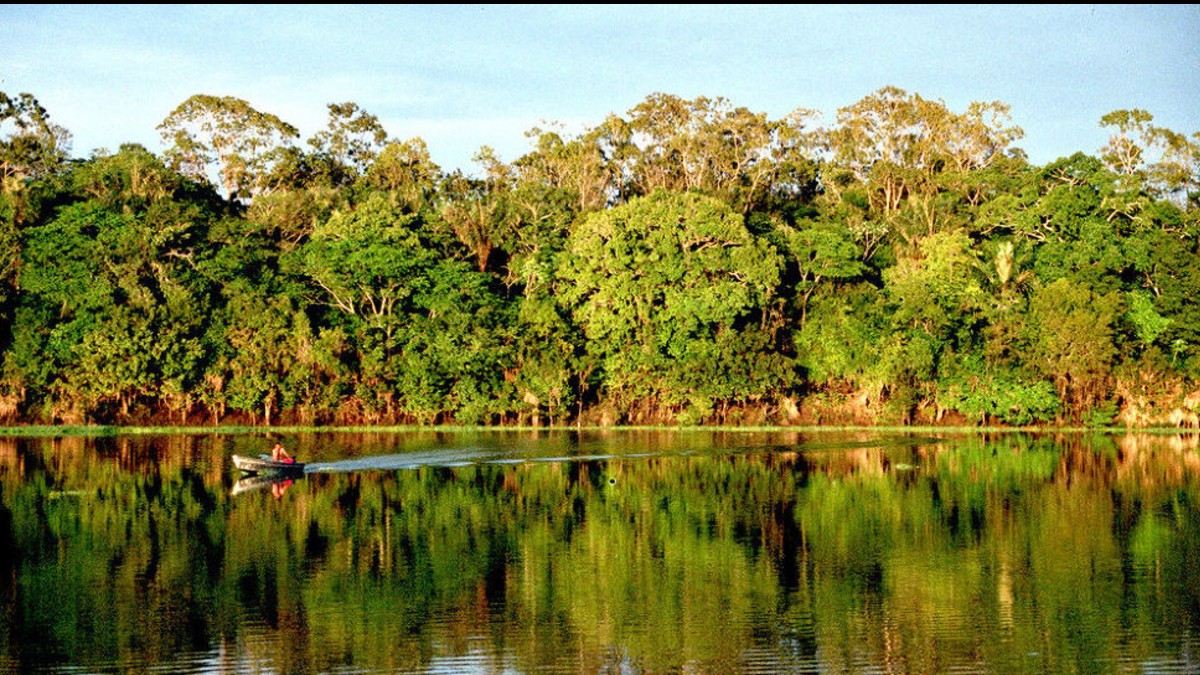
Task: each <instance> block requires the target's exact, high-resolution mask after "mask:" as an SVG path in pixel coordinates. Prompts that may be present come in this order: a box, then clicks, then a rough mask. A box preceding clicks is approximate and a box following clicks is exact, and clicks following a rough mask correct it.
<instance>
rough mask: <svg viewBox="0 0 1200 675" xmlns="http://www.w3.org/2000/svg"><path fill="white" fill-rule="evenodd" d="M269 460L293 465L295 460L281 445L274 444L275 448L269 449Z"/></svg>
mask: <svg viewBox="0 0 1200 675" xmlns="http://www.w3.org/2000/svg"><path fill="white" fill-rule="evenodd" d="M271 459H273V460H275V461H276V462H286V463H288V464H295V463H296V459H295V458H294V457H292V456H291V455H289V454H288V452H287V450H284V449H283V443H276V444H275V447H273V448H271Z"/></svg>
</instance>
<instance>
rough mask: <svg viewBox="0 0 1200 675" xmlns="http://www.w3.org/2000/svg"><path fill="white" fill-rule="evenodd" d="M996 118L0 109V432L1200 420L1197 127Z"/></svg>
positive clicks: (935, 110)
mask: <svg viewBox="0 0 1200 675" xmlns="http://www.w3.org/2000/svg"><path fill="white" fill-rule="evenodd" d="M1009 110H1010V108H1009V106H1008V105H1007V104H1005V103H1003V102H999V101H993V102H974V103H971V104H970V105H968V106H967V107H966V108H965V109H964V110H961V111H956V110H952V109H950V108H948V107H947V106H946V105H945V103H943V102H941V101H938V100H934V99H928V98H924V97H922V96H920V95H918V94H915V93H910V92H906V91H903V90H900V89H897V88H895V87H884V88H882V89H880V90H878V91H876V92H873V93H871V94H869V95H867V96H865V97H864V98H862V99H860V100H859V101H857V102H854V103H852V104H850V105H848V106H846V107H844V108H842V109H840V110H838V111H837V115H836V119H835V120H834V121H833V123H832V124H829V125H823V124H822V123H821V120H820V119H819V118H818V116H817V115H816V114H815V113H814V112H813V111H810V110H807V109H804V108H797V109H796V111H794V112H793V113H791V114H789V115H786V116H784V117H782V118H779V119H772V118H769V117H768V116H766V115H765V114H762V113H756V112H754V111H751V110H748V109H746V108H744V107H739V106H736V105H735V104H734V103H732V102H730V101H728V100H726V99H724V98H720V97H717V98H709V97H703V96H702V97H698V98H695V99H690V100H689V99H683V98H680V97H677V96H673V95H670V94H665V93H655V94H651V95H649V96H647V98H646V99H645V100H644V101H642V102H641V103H639V104H637V105H636V106H634V107H633V108H631V109H630V110H628V111H626V112H625V113H622V114H612V115H609V116H608V117H607V118H606V119H604V120H601V121H598V122H597V123H596V124H595V125H594V126H591V127H588V128H585V129H583V130H582V131H580V132H578V133H568V132H566V131H565V130H563V129H562V128H560V125H557V124H546V125H545V126H544V127H542V128H534V129H530V130H529V131H528V132H527V137H528V138H529V141H530V143H529V146H530V150H529V152H528V153H527V154H525V155H523V156H521V157H518V158H515V159H512V160H511V161H505V160H504V159H502V158H500V157H497V156H496V155H495V153H494V152H493V151H492V150H491V149H490V148H488V147H483V148H480V150H479V153H478V155H477V157H476V162H477V167H478V171H477V175H467V174H464V173H463V172H462V171H457V170H456V171H452V172H447V171H444V170H442V168H441V167H439V166H437V165H436V164H434V163H433V162H432V160H431V159H430V153H429V151H428V149H427V148H426V146H425V143H424V141H423V140H422V139H420V138H411V139H408V140H403V139H402V138H401V137H396V136H392V135H391V134H390V133H389V132H388V131H387V130H386V129H384V127H383V126H382V124H381V123H380V121H379V120H378V118H376V117H375V116H374V115H372V114H370V113H368V112H367V111H365V110H363V109H361V108H360V107H359V106H358V105H357V104H355V103H352V102H344V103H334V104H330V105H329V106H328V113H329V117H328V125H327V127H326V128H324V129H322V130H321V131H319V132H318V133H316V134H314V135H313V136H312V137H310V138H307V139H301V138H300V134H299V132H298V131H297V130H296V128H295V127H293V126H292V125H290V124H289V123H287V122H286V121H285V120H282V119H280V118H278V117H276V116H275V115H273V114H271V113H269V112H266V111H261V110H258V109H256V108H254V107H253V106H252V105H251V104H250V103H249V102H248V101H245V100H242V99H238V98H234V97H229V96H224V97H222V96H213V95H208V94H198V95H195V96H192V97H190V98H188V99H187V100H186V101H184V102H182V103H181V104H180V105H179V107H178V108H176V109H175V110H173V111H172V112H171V113H170V114H168V115H167V117H166V118H165V119H164V120H163V121H162V123H161V125H159V127H158V130H159V131H160V132H161V134H162V138H163V146H164V148H166V149H165V151H164V152H162V153H161V154H156V153H155V152H152V151H150V150H148V149H146V148H144V147H142V146H140V145H135V144H127V145H123V146H121V147H120V148H118V149H117V150H116V151H111V150H109V149H94V150H92V151H91V153H90V154H89V155H88V156H87V157H86V158H76V157H72V155H71V151H72V150H71V143H70V140H71V135H70V132H69V130H67V129H64V128H62V127H60V126H58V125H57V124H55V123H54V121H53V119H52V117H51V113H50V111H47V110H46V109H45V108H43V107H42V105H41V104H40V103H39V102H38V100H37V98H36V97H35V96H34V95H33V94H29V93H22V94H17V95H9V94H6V93H4V92H0V424H3V425H12V426H10V427H9V429H31V430H32V429H53V430H59V429H85V430H115V429H142V428H164V429H175V430H180V429H197V430H202V431H199V432H198V433H210V432H211V430H214V429H215V430H220V429H246V430H247V431H248V432H254V433H258V432H262V431H266V430H272V429H281V428H282V429H314V430H316V429H320V430H326V429H370V430H384V429H420V430H428V429H455V430H462V429H471V428H488V429H492V428H499V429H514V430H519V429H529V430H534V429H536V430H554V429H562V430H578V429H610V428H614V429H615V428H655V429H657V428H672V429H691V428H703V429H724V428H729V429H743V428H746V429H756V428H778V429H787V430H803V429H831V428H842V427H851V428H856V429H857V428H861V429H869V430H884V429H891V428H895V429H905V430H907V431H912V430H918V429H934V430H939V431H944V430H947V429H954V428H965V429H971V430H973V431H979V430H990V429H1049V430H1058V429H1088V430H1108V429H1118V430H1131V429H1138V430H1143V429H1145V430H1156V429H1171V430H1183V431H1189V432H1197V431H1200V302H1198V301H1197V298H1200V132H1197V131H1190V132H1188V131H1185V132H1179V131H1175V130H1171V129H1167V128H1164V127H1161V126H1158V125H1156V124H1155V122H1154V117H1153V116H1152V115H1151V114H1150V113H1149V112H1147V111H1144V110H1139V109H1127V110H1115V111H1113V112H1111V113H1109V114H1107V115H1104V116H1103V117H1102V118H1101V119H1099V120H1098V123H1099V125H1100V126H1101V127H1103V128H1105V129H1108V130H1109V131H1110V132H1111V136H1110V139H1109V142H1108V143H1107V144H1106V145H1105V146H1104V147H1102V148H1097V149H1081V150H1080V152H1077V153H1075V154H1073V155H1071V156H1069V157H1063V158H1060V159H1058V160H1055V161H1053V162H1051V163H1049V164H1046V165H1044V166H1038V165H1034V164H1031V163H1030V162H1029V161H1028V159H1027V157H1026V154H1025V153H1024V152H1023V151H1022V150H1021V148H1020V146H1019V145H1018V143H1019V141H1020V139H1021V138H1022V136H1023V131H1022V130H1021V128H1020V127H1019V126H1017V125H1016V124H1014V123H1013V121H1012V120H1011V119H1010V116H1009ZM1089 153H1093V154H1089ZM0 433H8V432H7V431H4V432H0ZM49 433H56V432H49ZM85 433H94V432H93V431H86V432H85ZM97 433H109V432H108V431H101V432H97ZM112 433H124V432H112Z"/></svg>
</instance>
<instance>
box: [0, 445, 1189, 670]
mask: <svg viewBox="0 0 1200 675" xmlns="http://www.w3.org/2000/svg"><path fill="white" fill-rule="evenodd" d="M802 438H803V437H797V438H795V439H794V440H801V439H802ZM434 440H435V441H436V439H434ZM611 440H613V439H610V441H611ZM864 440H869V439H864ZM428 441H429V439H423V440H422V443H426V442H428ZM239 442H243V441H239ZM639 442H641V443H648V442H649V441H648V440H647V438H646V437H642V438H641V439H639ZM661 442H666V441H661ZM709 442H711V439H710V441H709ZM725 442H726V443H727V444H728V445H729V446H730V447H733V446H737V447H739V448H740V449H739V451H738V452H733V453H725V454H722V453H717V454H711V455H707V454H703V453H701V452H700V451H701V450H702V449H703V448H702V447H700V446H699V445H695V444H690V445H688V449H694V450H696V451H697V454H694V455H686V456H680V455H671V456H657V457H649V458H646V457H636V458H613V459H603V460H583V461H559V462H542V463H528V464H520V465H486V464H478V465H473V466H465V467H458V468H447V467H433V466H427V467H422V468H418V469H414V470H406V471H394V472H377V473H359V474H341V475H310V476H308V477H306V478H305V479H304V480H301V481H299V482H297V483H296V484H295V485H294V486H292V487H291V488H290V489H289V491H288V493H287V494H286V495H285V496H284V498H283V499H281V500H278V501H276V500H274V499H272V498H271V496H270V494H269V493H267V492H259V493H250V494H246V495H241V496H239V497H238V498H237V499H231V498H230V497H229V492H228V488H229V484H230V475H229V471H228V466H227V464H226V462H227V456H228V452H229V447H230V446H229V443H230V441H229V440H228V439H222V438H218V437H190V438H182V437H134V438H75V439H71V440H51V439H43V440H31V439H19V440H17V441H11V440H9V441H4V440H0V457H3V458H4V461H3V462H0V491H2V492H0V499H2V504H0V506H2V507H3V509H4V511H3V513H4V514H6V515H5V516H4V518H2V519H0V530H2V532H0V535H3V541H4V542H11V547H5V550H10V551H11V553H10V554H8V557H7V558H6V560H7V563H6V565H5V566H4V568H3V569H4V570H5V572H6V574H5V575H4V576H5V578H6V579H9V580H11V581H10V582H9V583H8V584H7V588H8V592H7V593H6V594H5V595H4V596H3V597H4V598H5V600H4V601H5V602H6V603H7V609H6V612H7V615H8V616H12V617H14V620H13V621H12V622H10V623H9V624H7V625H8V629H7V633H5V634H3V635H0V646H2V647H3V653H4V654H7V655H8V656H9V658H12V659H15V660H16V661H18V662H22V661H23V660H36V659H37V658H61V659H65V660H73V661H85V662H86V661H88V660H91V661H92V662H94V663H102V662H105V661H106V660H107V661H114V662H115V661H122V660H129V661H137V662H144V663H156V662H158V663H161V662H167V661H169V660H170V658H172V657H171V655H172V654H173V653H180V652H186V651H188V650H189V649H191V650H196V649H199V650H203V649H206V648H207V647H208V646H209V645H214V644H217V643H223V644H225V645H226V647H225V649H227V650H228V649H237V650H241V651H242V652H244V653H245V654H250V653H251V652H253V653H254V655H257V656H262V657H263V658H266V659H268V660H270V661H271V662H274V663H276V664H284V659H289V661H287V664H286V665H287V669H290V670H294V671H296V672H309V671H323V670H329V669H330V668H333V667H335V666H336V665H338V664H346V663H360V664H376V665H378V666H379V667H381V668H384V669H388V670H392V671H396V670H405V669H424V668H428V667H429V666H430V664H431V663H434V662H435V660H436V659H438V658H443V657H450V656H455V655H458V656H463V655H466V654H469V653H471V652H472V650H477V649H479V645H480V644H486V645H489V649H492V650H494V651H493V652H491V656H490V657H489V658H491V659H493V660H492V663H493V665H495V669H496V670H501V669H503V665H504V663H512V662H515V663H516V664H517V665H516V667H517V668H518V669H530V670H532V669H533V668H534V667H535V666H537V665H539V664H540V665H545V664H559V665H560V666H563V667H571V668H574V669H580V668H582V669H584V670H588V669H589V668H592V667H595V668H600V667H603V664H605V663H608V662H611V661H613V659H614V658H617V656H619V657H620V658H619V660H621V661H622V662H625V663H629V664H633V665H634V667H635V668H642V669H647V670H679V669H681V668H684V667H685V664H692V665H691V666H687V667H696V668H700V669H722V668H724V669H729V670H736V669H737V668H738V664H739V663H740V659H743V658H745V655H746V654H748V653H754V652H755V650H764V649H765V650H767V651H768V652H769V653H770V654H772V655H774V658H777V659H783V658H784V657H785V655H786V658H788V659H792V661H791V663H792V664H793V665H796V664H803V663H812V662H815V660H818V659H820V660H822V661H823V662H824V664H825V665H826V666H827V670H830V671H834V672H838V671H841V670H853V669H855V668H857V667H859V666H861V665H862V664H864V663H872V664H891V666H892V667H894V668H897V669H900V670H906V671H910V672H912V671H921V670H929V669H937V668H939V667H945V665H946V664H948V663H978V662H980V661H981V660H982V662H984V663H989V664H992V665H993V666H995V667H996V668H999V669H1001V670H1009V671H1012V672H1023V671H1024V672H1032V671H1031V670H1030V668H1031V666H1030V664H1025V663H1018V662H1014V661H1012V658H1013V657H1012V656H1011V654H1015V653H1019V652H1020V653H1029V652H1031V651H1037V652H1039V653H1040V654H1043V655H1044V656H1043V657H1042V661H1041V662H1039V664H1038V665H1039V666H1049V667H1051V669H1056V668H1060V667H1061V668H1068V669H1069V668H1070V667H1077V666H1080V664H1084V665H1086V664H1088V663H1094V661H1091V660H1090V659H1096V658H1108V657H1113V658H1116V655H1117V653H1118V652H1121V651H1122V650H1137V649H1142V650H1149V649H1151V647H1149V646H1147V645H1152V644H1153V643H1154V641H1155V640H1159V641H1160V642H1161V639H1162V635H1161V634H1159V633H1155V632H1154V631H1157V630H1163V629H1164V628H1160V627H1181V626H1185V625H1186V623H1187V622H1188V621H1192V622H1194V621H1195V620H1196V617H1195V616H1194V615H1193V614H1190V613H1189V611H1190V610H1188V609H1187V607H1194V606H1197V604H1198V603H1200V598H1198V597H1197V590H1196V589H1195V588H1194V586H1188V585H1187V583H1186V577H1185V576H1184V575H1186V574H1187V573H1188V572H1187V563H1188V561H1189V560H1194V551H1195V547H1196V542H1197V541H1198V540H1200V532H1198V525H1200V517H1198V515H1197V505H1200V498H1198V497H1197V484H1198V483H1200V478H1198V474H1197V472H1196V471H1195V469H1194V468H1193V467H1194V463H1195V461H1196V460H1195V455H1196V449H1195V447H1194V446H1192V447H1191V448H1188V449H1187V450H1186V451H1185V452H1182V453H1180V452H1178V451H1177V450H1175V449H1174V448H1172V446H1171V442H1172V441H1171V438H1169V437H1165V438H1164V437H1145V438H1143V437H1136V438H1134V437H1120V438H1117V439H1114V440H1109V441H1102V442H1100V443H1099V444H1097V442H1096V441H1095V439H1094V438H1092V437H1090V436H1083V435H1069V434H1065V435H1062V436H1059V437H1041V436H1031V435H1023V434H1008V435H998V436H995V437H990V438H988V437H982V436H964V437H962V438H953V439H947V440H944V441H943V442H941V443H938V444H931V445H913V446H904V445H877V446H874V447H871V446H862V447H851V448H849V449H845V450H836V449H831V448H821V449H816V450H809V449H806V448H805V446H804V445H803V444H801V445H799V446H793V447H787V448H781V447H780V446H779V445H769V446H766V449H764V450H763V451H761V452H759V451H755V450H754V449H753V448H751V449H749V450H747V449H746V448H745V446H747V445H749V443H747V442H746V439H745V438H744V437H743V438H741V439H735V440H728V439H727V440H726V441H725ZM422 447H429V446H427V445H426V446H422ZM308 454H311V453H306V455H308ZM1181 496H1182V498H1181ZM1189 556H1191V557H1189ZM1143 569H1146V570H1153V572H1154V574H1149V575H1143V574H1141V573H1140V572H1139V570H1143ZM1130 570H1132V572H1130ZM0 583H3V582H0ZM50 589H53V590H54V592H48V591H49V590H50ZM1189 603H1191V604H1189ZM1114 616H1115V617H1121V621H1122V622H1124V623H1125V624H1128V625H1133V626H1135V628H1134V629H1129V628H1119V626H1117V625H1116V624H1115V623H1114V622H1113V621H1112V619H1111V617H1114ZM80 617H83V618H82V619H81V618H80ZM1081 625H1083V626H1089V627H1091V628H1089V629H1088V630H1083V631H1081V630H1080V628H1079V626H1081ZM255 626H265V627H266V628H265V629H263V628H261V627H258V628H256V627H255ZM101 627H103V628H104V630H101ZM113 627H116V628H113ZM1138 627H1140V628H1138ZM264 630H265V633H263V635H258V634H257V633H256V631H260V632H262V631H264ZM1130 630H1134V631H1135V633H1136V631H1137V630H1142V631H1143V632H1141V633H1136V635H1135V636H1134V637H1136V638H1137V639H1138V640H1140V642H1138V643H1137V644H1133V645H1131V644H1129V640H1130V639H1131V637H1130V634H1129V631H1130ZM33 635H37V636H38V639H37V640H32V639H31V636H33ZM256 635H257V637H255V636H256ZM264 635H265V637H264ZM481 639H482V640H483V642H482V643H481V642H480V640H481ZM281 640H282V641H281ZM30 645H38V647H36V649H35V648H33V647H31V646H30ZM283 645H288V647H287V648H285V647H283ZM37 649H40V650H42V651H40V652H38V651H36V650H37ZM1023 650H1024V651H1023ZM1147 653H1149V652H1147ZM55 655H57V656H55ZM614 655H616V656H614ZM505 659H508V660H509V661H507V662H505V661H504V660H505ZM781 663H782V661H781ZM856 664H857V665H856ZM797 667H798V666H797Z"/></svg>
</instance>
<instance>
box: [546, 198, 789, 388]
mask: <svg viewBox="0 0 1200 675" xmlns="http://www.w3.org/2000/svg"><path fill="white" fill-rule="evenodd" d="M781 262H782V261H781V258H780V256H779V255H778V254H777V253H775V252H774V251H773V250H772V249H771V248H769V247H768V246H767V245H766V244H765V243H763V242H761V241H759V240H757V239H755V238H754V237H753V236H752V235H751V234H750V233H749V232H748V231H747V230H746V228H745V226H744V225H743V223H742V218H741V217H740V216H738V215H737V214H734V213H733V212H732V211H730V210H729V208H728V207H727V206H726V205H724V204H723V203H721V202H719V201H717V200H714V199H711V198H706V197H701V196H698V195H693V194H681V193H670V192H656V193H655V194H653V195H651V196H649V197H646V198H641V199H635V200H633V201H631V202H630V203H629V204H627V205H624V206H620V207H616V208H613V209H610V210H608V211H605V212H603V213H597V214H593V215H590V216H588V217H587V218H585V219H584V220H583V221H582V223H580V225H579V226H578V228H577V229H576V230H575V231H574V232H572V234H571V238H570V241H569V243H568V253H567V256H566V257H565V258H564V260H563V263H562V266H561V267H560V269H559V273H558V278H559V279H560V282H559V284H560V285H559V296H558V297H559V298H560V299H561V301H562V302H563V303H564V304H565V305H566V306H567V307H569V308H570V309H571V311H572V313H573V315H574V317H575V320H576V321H577V322H578V323H579V325H580V326H581V328H582V330H583V332H584V335H585V337H586V338H587V339H588V344H589V349H590V350H593V351H594V352H595V353H596V354H598V355H599V356H600V357H601V358H602V359H603V364H604V373H605V386H606V387H607V389H608V390H609V391H610V392H611V393H612V394H614V395H616V396H618V397H622V398H625V400H627V401H634V400H637V399H639V398H644V397H660V398H662V399H665V400H668V401H672V402H677V403H679V402H682V400H683V399H684V397H687V396H688V395H689V394H692V393H701V392H703V391H705V390H709V391H711V393H712V395H714V396H717V397H720V398H726V397H729V398H738V399H746V398H750V397H756V396H761V395H763V394H766V393H767V390H764V389H762V388H753V389H743V388H741V387H740V386H738V385H739V380H740V379H741V377H742V375H740V374H739V373H738V371H739V370H740V369H739V368H737V367H736V366H735V367H734V368H733V369H732V370H728V369H727V368H726V367H723V364H725V363H728V361H727V360H726V358H725V356H724V355H723V353H722V348H721V347H722V341H723V340H724V339H725V338H722V337H721V336H722V335H723V334H725V333H727V332H732V333H736V332H740V331H743V330H745V328H744V326H745V325H746V322H747V321H754V320H755V318H756V317H757V316H759V315H761V313H762V312H763V311H764V309H765V304H766V302H767V301H768V300H769V298H770V297H771V296H772V295H773V294H774V293H775V292H776V288H777V286H778V283H779V274H780V266H781ZM705 383H707V384H705Z"/></svg>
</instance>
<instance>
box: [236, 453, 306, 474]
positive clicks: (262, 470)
mask: <svg viewBox="0 0 1200 675" xmlns="http://www.w3.org/2000/svg"><path fill="white" fill-rule="evenodd" d="M233 465H234V466H236V467H237V468H239V469H241V470H242V472H243V473H247V474H276V475H278V474H297V473H304V463H303V462H281V461H279V460H277V459H271V456H270V455H259V456H258V457H243V456H242V455H234V456H233Z"/></svg>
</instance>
